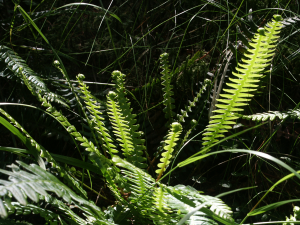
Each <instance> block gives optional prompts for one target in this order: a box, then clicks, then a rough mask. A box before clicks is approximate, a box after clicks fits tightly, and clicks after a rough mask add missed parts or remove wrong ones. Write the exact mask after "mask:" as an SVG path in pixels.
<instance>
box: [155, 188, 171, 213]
mask: <svg viewBox="0 0 300 225" xmlns="http://www.w3.org/2000/svg"><path fill="white" fill-rule="evenodd" d="M164 192H165V191H164V186H163V184H160V183H159V184H158V187H157V188H155V190H154V197H153V199H154V201H155V205H156V208H157V209H158V210H159V211H160V212H162V213H163V214H165V215H166V211H169V212H171V211H170V208H169V207H168V204H167V199H166V196H165V194H164ZM166 216H167V215H166Z"/></svg>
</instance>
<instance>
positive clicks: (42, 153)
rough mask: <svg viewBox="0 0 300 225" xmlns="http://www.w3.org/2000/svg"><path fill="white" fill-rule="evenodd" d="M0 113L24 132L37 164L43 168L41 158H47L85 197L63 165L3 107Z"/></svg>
mask: <svg viewBox="0 0 300 225" xmlns="http://www.w3.org/2000/svg"><path fill="white" fill-rule="evenodd" d="M0 113H2V114H3V115H4V116H5V117H6V118H7V119H9V121H10V122H11V123H12V124H13V125H14V126H15V127H16V128H18V129H19V130H21V131H22V133H24V135H25V136H26V138H27V140H28V142H30V144H31V146H32V149H31V150H33V149H34V152H32V154H33V155H34V156H35V157H36V159H37V162H38V163H39V165H40V166H41V167H42V168H43V169H46V168H45V164H44V161H43V160H42V158H44V159H45V160H47V162H49V163H50V164H51V165H52V167H53V168H55V169H56V170H57V171H58V172H59V175H60V176H61V177H64V178H65V179H66V181H67V182H68V184H69V185H70V186H71V187H73V188H74V189H75V190H76V192H78V193H80V194H81V195H83V196H85V197H87V193H86V191H85V190H83V188H82V187H81V186H80V184H79V183H78V182H77V181H75V180H74V179H73V178H72V177H71V176H70V175H69V174H68V173H67V172H66V171H65V170H64V168H63V167H61V166H60V165H59V164H57V162H56V160H55V159H54V158H53V157H52V155H51V154H50V153H49V152H48V151H47V150H46V149H45V148H44V147H43V146H41V145H40V144H38V143H37V142H36V141H35V140H34V139H33V138H32V137H31V136H30V134H29V133H28V132H27V131H26V130H25V129H24V128H23V127H22V126H21V125H20V124H19V123H18V122H17V121H16V120H15V119H14V118H13V117H11V116H10V115H9V114H8V113H7V112H5V111H4V110H3V109H1V108H0Z"/></svg>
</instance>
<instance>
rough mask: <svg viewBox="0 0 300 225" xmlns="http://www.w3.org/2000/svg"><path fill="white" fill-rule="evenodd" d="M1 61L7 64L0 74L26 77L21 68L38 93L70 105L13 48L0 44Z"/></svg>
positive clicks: (50, 99) (53, 100) (51, 99)
mask: <svg viewBox="0 0 300 225" xmlns="http://www.w3.org/2000/svg"><path fill="white" fill-rule="evenodd" d="M0 61H2V62H3V63H4V64H5V68H3V70H4V71H1V73H0V76H3V77H8V78H12V77H15V78H17V79H19V80H23V81H24V78H23V77H22V76H21V75H20V68H22V70H23V74H24V76H25V77H26V80H27V82H28V83H29V84H30V86H32V91H34V92H35V93H36V94H37V93H40V94H41V95H42V96H44V97H47V98H48V99H49V101H51V102H56V103H58V104H61V105H64V106H66V107H68V104H67V103H66V100H65V99H64V98H62V97H61V96H59V95H57V94H55V93H53V92H51V91H49V89H48V88H47V86H46V84H45V83H44V82H43V81H42V80H41V79H40V77H38V76H37V74H36V73H35V72H34V71H33V70H32V69H31V68H30V67H29V66H28V65H27V64H26V62H25V61H24V60H23V59H22V58H21V57H20V56H18V55H17V54H16V53H15V52H14V51H13V50H12V49H10V48H8V47H6V46H4V45H0Z"/></svg>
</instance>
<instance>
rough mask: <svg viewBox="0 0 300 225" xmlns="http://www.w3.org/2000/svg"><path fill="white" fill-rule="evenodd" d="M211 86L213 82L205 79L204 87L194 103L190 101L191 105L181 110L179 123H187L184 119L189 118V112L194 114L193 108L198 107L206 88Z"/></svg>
mask: <svg viewBox="0 0 300 225" xmlns="http://www.w3.org/2000/svg"><path fill="white" fill-rule="evenodd" d="M210 84H211V81H210V80H209V79H205V81H204V84H203V85H202V87H201V88H200V90H199V92H198V93H197V94H196V96H195V97H194V99H193V101H192V102H191V101H189V104H188V106H186V107H185V110H183V109H182V110H181V115H179V114H178V115H177V117H178V122H179V123H182V122H185V121H184V118H185V117H188V112H189V113H190V112H192V107H195V106H196V102H198V101H199V99H200V97H201V95H202V94H203V93H204V91H205V90H206V87H207V86H208V85H210Z"/></svg>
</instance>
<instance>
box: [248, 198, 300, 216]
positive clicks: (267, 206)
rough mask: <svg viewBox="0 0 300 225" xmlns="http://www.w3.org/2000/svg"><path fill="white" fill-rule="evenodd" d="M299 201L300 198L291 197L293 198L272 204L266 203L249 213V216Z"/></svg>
mask: <svg viewBox="0 0 300 225" xmlns="http://www.w3.org/2000/svg"><path fill="white" fill-rule="evenodd" d="M299 201H300V199H291V200H285V201H281V202H276V203H272V204H270V205H266V206H263V207H261V208H258V209H255V210H253V211H252V212H249V213H248V214H247V215H248V216H255V215H259V214H262V213H265V212H267V211H270V210H272V209H276V208H277V207H279V206H281V205H285V204H288V203H291V202H299Z"/></svg>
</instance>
